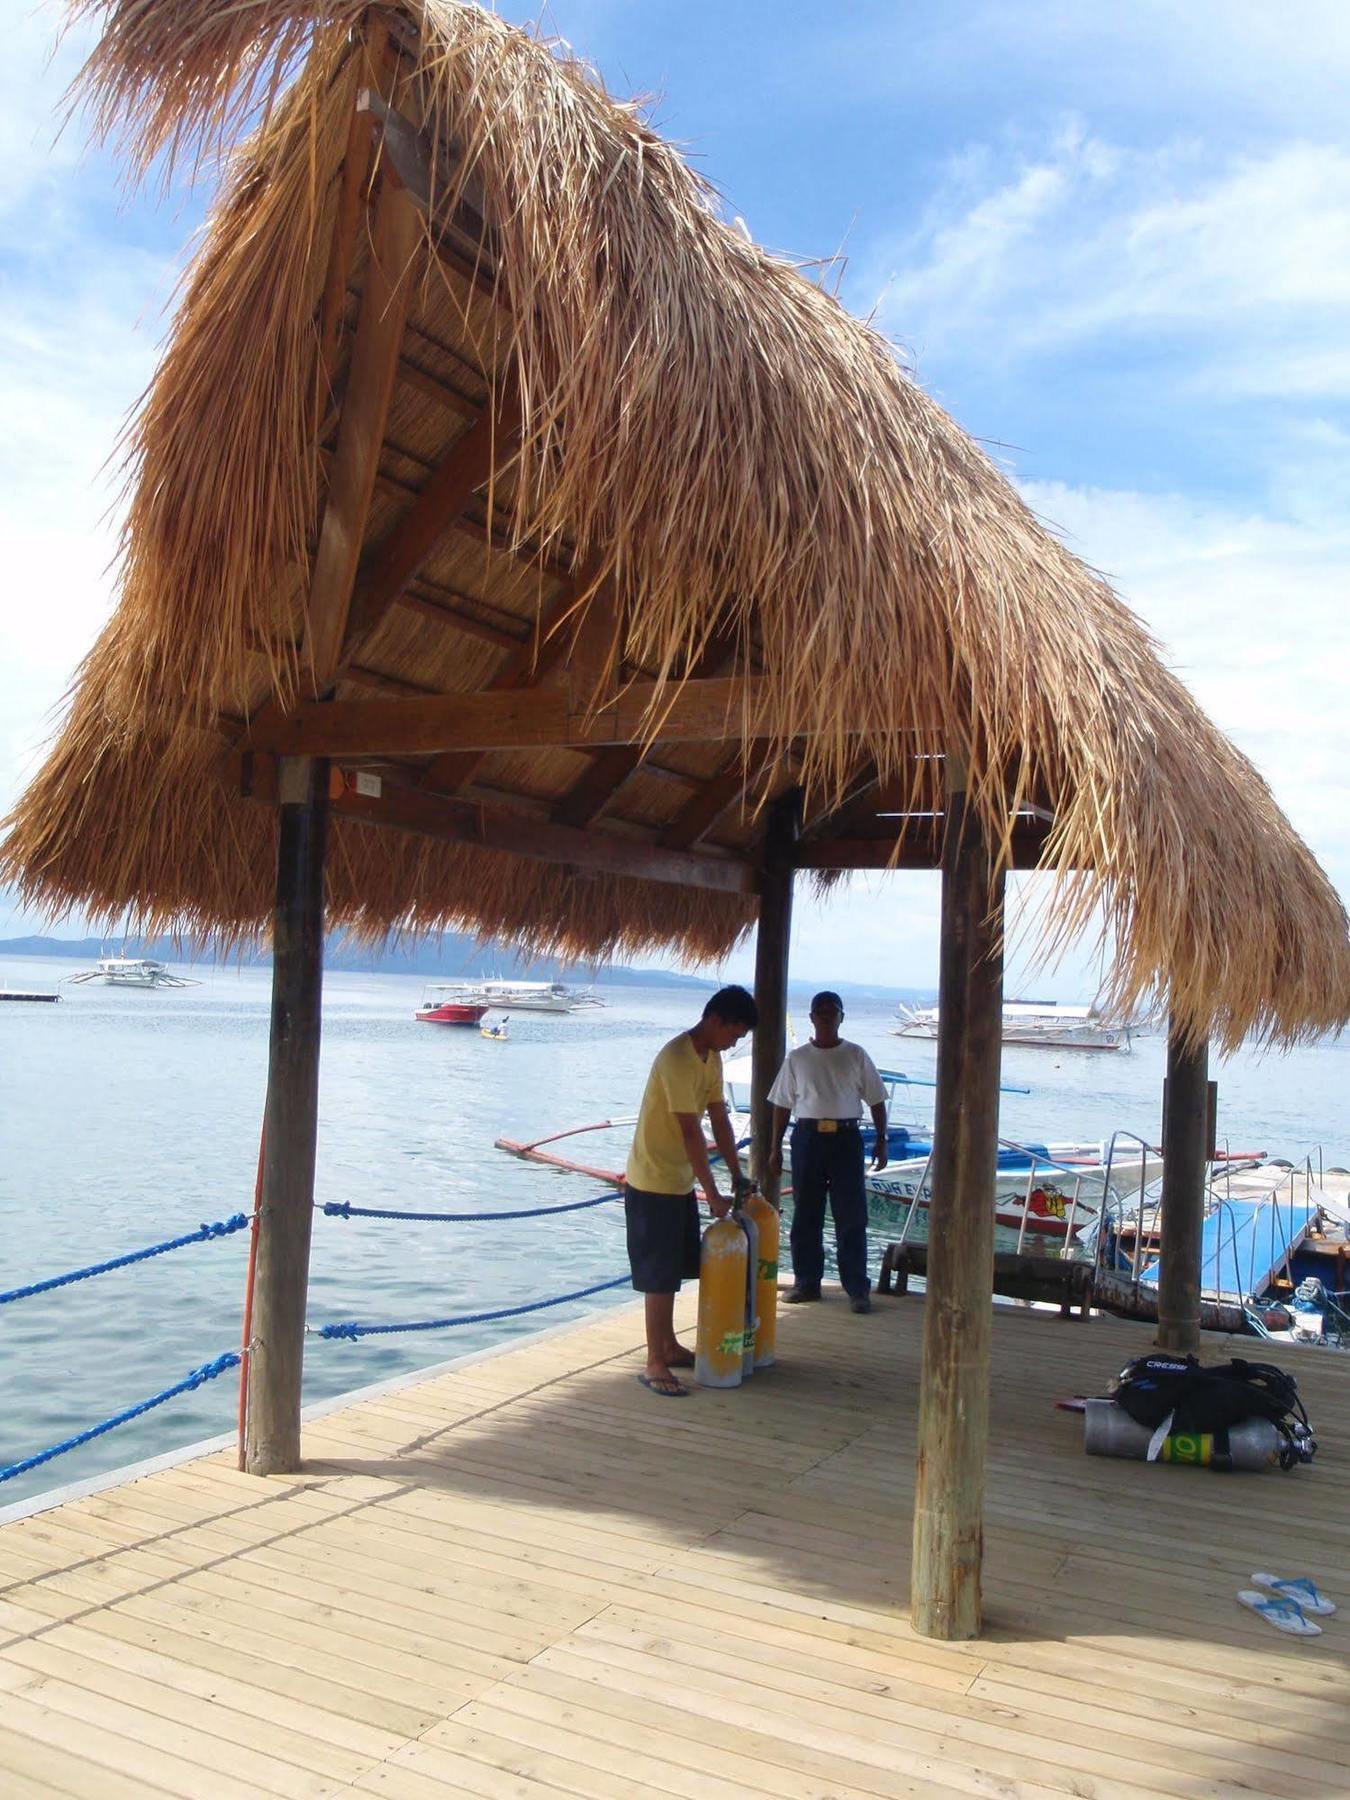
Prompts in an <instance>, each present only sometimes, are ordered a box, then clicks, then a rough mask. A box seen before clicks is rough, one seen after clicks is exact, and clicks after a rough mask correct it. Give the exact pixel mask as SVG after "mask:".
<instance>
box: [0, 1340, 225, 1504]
mask: <svg viewBox="0 0 1350 1800" xmlns="http://www.w3.org/2000/svg"><path fill="white" fill-rule="evenodd" d="M238 1363H239V1353H238V1351H236V1350H227V1351H226V1352H225V1353H224V1355H223V1356H218V1357H216V1359H215V1361H214V1362H209V1363H203V1364H202V1366H201V1367H200V1368H199V1369H194V1370H193V1371H192V1373H191V1374H190V1375H187V1376H185V1377H184V1378H183V1380H182V1381H176V1382H175V1383H174V1385H173V1386H172V1387H167V1388H165V1389H164V1391H163V1393H159V1394H152V1395H151V1396H150V1398H149V1399H148V1400H142V1401H141V1402H140V1403H139V1405H137V1406H129V1407H128V1408H127V1409H126V1411H125V1412H120V1413H114V1414H113V1416H112V1418H110V1419H104V1420H103V1421H102V1423H101V1424H98V1425H91V1426H90V1427H89V1429H88V1430H87V1431H77V1432H76V1434H75V1436H74V1437H68V1438H66V1439H65V1441H64V1442H63V1443H60V1444H53V1445H52V1447H51V1449H50V1450H40V1451H39V1452H38V1454H37V1455H36V1456H26V1457H25V1458H24V1459H23V1461H22V1462H16V1463H10V1464H8V1465H7V1466H6V1467H5V1468H0V1481H12V1480H13V1479H14V1477H15V1476H16V1475H26V1474H27V1473H28V1471H29V1470H30V1469H39V1468H41V1467H42V1465H43V1463H48V1462H50V1461H51V1460H52V1458H53V1457H54V1456H64V1455H65V1453H66V1451H67V1450H76V1449H78V1448H79V1446H80V1445H81V1444H87V1443H89V1442H91V1440H92V1439H94V1438H96V1437H102V1436H103V1434H104V1432H105V1431H113V1430H115V1429H116V1427H117V1426H119V1425H125V1424H126V1423H127V1421H128V1420H130V1419H138V1418H140V1416H141V1414H142V1413H147V1412H149V1411H150V1409H151V1407H154V1406H162V1405H163V1404H164V1402H165V1401H166V1400H172V1399H174V1398H175V1397H176V1396H177V1395H179V1394H187V1393H190V1392H191V1391H192V1390H193V1389H194V1388H199V1387H201V1386H202V1384H203V1383H204V1382H207V1381H214V1380H215V1378H216V1376H217V1375H223V1374H224V1373H225V1371H226V1369H233V1368H236V1367H237V1366H238Z"/></svg>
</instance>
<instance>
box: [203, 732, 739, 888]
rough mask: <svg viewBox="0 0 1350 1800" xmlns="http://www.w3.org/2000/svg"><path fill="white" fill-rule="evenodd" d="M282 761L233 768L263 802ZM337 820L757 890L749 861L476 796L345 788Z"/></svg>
mask: <svg viewBox="0 0 1350 1800" xmlns="http://www.w3.org/2000/svg"><path fill="white" fill-rule="evenodd" d="M276 766H277V765H276V763H275V761H274V760H273V759H272V758H270V757H266V756H251V757H249V756H245V757H244V758H242V759H240V760H239V761H238V762H236V763H234V764H232V765H228V766H227V778H228V769H229V768H230V767H232V768H234V769H236V770H237V771H238V774H237V775H236V776H235V779H236V780H237V781H238V785H239V787H240V790H241V791H242V792H244V793H246V794H247V796H248V797H249V798H250V799H254V800H259V801H262V802H264V803H266V802H268V801H270V800H271V798H272V797H273V794H274V793H275V775H274V773H273V771H274V770H275V768H276ZM332 813H333V816H334V817H336V818H347V819H356V820H359V821H360V822H361V823H362V824H365V825H375V826H380V827H384V828H387V829H389V830H393V831H410V832H415V833H417V834H418V835H420V836H422V837H430V838H436V839H438V840H439V841H440V842H442V843H448V844H470V845H475V846H477V847H478V848H480V849H484V850H500V851H504V852H506V853H507V854H509V855H511V856H523V857H526V858H527V859H528V860H530V861H532V862H547V863H563V864H566V865H568V866H570V867H572V868H578V869H594V870H597V871H599V872H602V873H605V874H610V875H628V876H631V877H633V878H635V879H637V880H642V881H659V882H662V883H665V884H667V885H671V886H675V887H694V888H705V889H708V890H711V891H712V892H715V893H723V894H752V893H754V892H755V890H756V887H757V884H758V877H757V874H756V871H755V870H754V869H753V868H752V867H751V865H750V864H749V863H745V862H736V861H733V860H732V859H731V858H729V857H727V858H719V857H712V856H695V855H691V854H689V853H688V852H686V851H679V850H665V849H662V848H661V846H660V845H659V844H647V843H644V842H643V841H642V840H641V839H639V838H630V837H620V836H619V835H618V833H616V832H605V831H594V830H592V831H573V830H571V829H570V828H568V827H567V826H563V825H553V824H550V823H548V822H547V821H545V820H536V819H529V818H522V817H520V816H519V815H512V814H510V813H503V812H494V811H493V810H492V809H491V808H490V807H489V806H486V805H484V804H483V802H482V801H481V800H479V799H477V798H475V799H473V800H461V799H453V798H447V797H446V796H444V795H440V794H433V793H429V792H428V791H427V790H426V789H425V788H416V787H398V786H395V785H393V784H392V783H391V782H390V781H388V780H385V781H383V782H382V783H381V789H380V792H379V793H378V794H374V795H368V794H358V793H355V792H351V791H345V790H344V792H343V793H342V794H340V795H339V796H338V797H337V798H336V799H334V800H333V801H332Z"/></svg>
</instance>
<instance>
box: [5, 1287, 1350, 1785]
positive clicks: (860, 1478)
mask: <svg viewBox="0 0 1350 1800" xmlns="http://www.w3.org/2000/svg"><path fill="white" fill-rule="evenodd" d="M922 1305H923V1302H922V1300H921V1299H919V1298H906V1299H903V1300H902V1299H899V1298H879V1299H878V1301H877V1304H876V1310H875V1312H874V1313H873V1314H872V1316H871V1317H869V1318H865V1319H858V1318H856V1317H855V1316H853V1315H852V1314H851V1313H849V1312H848V1311H847V1310H846V1308H845V1307H844V1306H843V1305H842V1303H841V1302H840V1300H839V1298H838V1297H837V1296H835V1297H834V1298H832V1299H831V1300H830V1301H827V1303H826V1304H824V1305H822V1306H819V1307H811V1308H801V1309H794V1310H792V1311H791V1312H789V1313H787V1314H786V1316H785V1317H784V1318H783V1320H782V1323H781V1326H780V1345H781V1349H780V1356H781V1362H780V1366H779V1367H778V1368H777V1369H775V1370H773V1371H772V1372H770V1373H767V1374H762V1375H760V1376H757V1377H756V1378H755V1380H754V1381H753V1382H752V1383H750V1384H749V1385H748V1386H747V1387H745V1388H743V1389H741V1390H739V1391H736V1392H731V1393H710V1392H696V1393H695V1394H694V1395H693V1396H692V1397H691V1398H690V1399H689V1400H687V1401H679V1402H662V1401H659V1400H656V1399H654V1398H653V1397H652V1396H650V1395H649V1394H647V1393H646V1392H645V1391H644V1390H643V1389H641V1388H640V1387H639V1385H638V1384H637V1382H636V1381H635V1380H634V1376H635V1374H636V1372H637V1369H638V1367H639V1361H638V1337H639V1332H640V1319H639V1316H638V1315H637V1314H636V1313H635V1312H634V1311H632V1310H631V1309H626V1310H623V1311H620V1312H617V1313H611V1314H608V1315H606V1316H604V1317H603V1318H600V1319H597V1320H593V1321H590V1322H588V1323H585V1324H583V1325H581V1326H579V1327H577V1328H576V1329H575V1330H574V1331H571V1332H568V1333H565V1334H562V1335H558V1336H553V1337H550V1338H548V1339H547V1340H546V1341H540V1342H534V1343H526V1344H524V1345H522V1346H520V1347H519V1348H517V1349H515V1350H512V1351H509V1352H506V1353H503V1354H501V1355H498V1356H495V1357H492V1358H490V1359H488V1360H484V1361H478V1362H473V1363H469V1364H467V1365H465V1366H463V1367H461V1368H451V1369H449V1370H443V1371H442V1372H440V1373H438V1374H436V1375H434V1376H431V1377H429V1378H427V1379H425V1380H423V1381H421V1382H420V1383H415V1384H412V1385H407V1386H402V1387H398V1388H396V1389H393V1390H391V1391H389V1392H386V1393H384V1394H376V1395H373V1396H371V1397H370V1398H368V1399H365V1400H362V1401H360V1402H357V1403H355V1404H353V1405H351V1406H348V1407H345V1408H342V1409H340V1410H337V1411H334V1412H331V1413H329V1414H327V1415H326V1416H324V1417H322V1418H319V1419H316V1420H313V1421H311V1422H309V1424H308V1425H307V1427H306V1439H305V1448H306V1456H307V1462H306V1467H305V1469H304V1471H303V1472H302V1473H301V1474H299V1475H295V1476H278V1477H274V1478H272V1479H270V1480H266V1481H259V1480H255V1479H253V1478H252V1477H248V1476H243V1475H240V1474H239V1473H238V1471H237V1470H236V1469H235V1468H234V1467H233V1466H232V1461H231V1459H230V1458H229V1457H227V1456H214V1457H208V1458H203V1459H198V1460H196V1461H192V1462H185V1463H182V1464H178V1465H175V1466H173V1467H169V1468H165V1469H161V1470H158V1471H157V1472H155V1473H153V1474H150V1475H145V1476H140V1477H137V1478H135V1479H133V1480H129V1481H127V1482H125V1483H124V1484H123V1485H120V1486H118V1485H113V1486H110V1487H108V1488H105V1489H103V1490H100V1491H99V1492H96V1493H93V1494H89V1495H85V1496H83V1497H80V1498H76V1499H72V1500H70V1501H68V1502H66V1503H64V1504H61V1505H58V1506H55V1507H53V1508H51V1509H49V1510H47V1511H44V1512H40V1513H35V1514H33V1515H31V1516H30V1517H28V1518H25V1519H21V1520H17V1521H14V1522H12V1523H10V1524H8V1525H6V1526H3V1527H0V1792H2V1793H3V1794H4V1795H5V1796H6V1797H7V1796H8V1795H10V1794H13V1795H15V1796H16V1800H22V1797H23V1796H27V1795H30V1794H52V1795H73V1796H85V1795H88V1796H98V1797H100V1800H102V1797H103V1796H112V1797H114V1800H116V1797H117V1796H120V1795H129V1794H133V1793H135V1794H142V1795H152V1796H153V1795H158V1794H173V1795H181V1796H190V1797H191V1800H201V1797H203V1796H221V1797H222V1800H229V1797H231V1796H235V1795H245V1794H248V1795H277V1796H295V1797H296V1800H308V1797H310V1796H316V1797H322V1796H327V1795H338V1794H345V1795H370V1794H385V1795H388V1796H390V1797H391V1800H397V1797H398V1796H407V1797H409V1800H420V1797H422V1796H426V1797H427V1800H431V1797H432V1796H439V1795H445V1794H447V1793H463V1794H472V1795H483V1796H486V1797H489V1800H500V1797H501V1796H521V1797H528V1800H535V1797H543V1796H548V1795H554V1796H556V1795H558V1794H577V1795H592V1796H596V1797H597V1800H600V1797H609V1796H615V1797H619V1800H648V1797H650V1796H657V1795H674V1796H685V1797H687V1800H705V1797H706V1800H734V1797H735V1796H739V1795H745V1796H759V1795H776V1796H783V1797H785V1800H827V1797H831V1796H846V1795H869V1796H871V1795H879V1796H894V1795H902V1794H903V1795H933V1796H937V1795H943V1794H958V1793H959V1794H973V1795H983V1796H1002V1797H1007V1796H1059V1795H1076V1796H1091V1797H1092V1800H1108V1797H1109V1800H1125V1797H1130V1796H1143V1795H1154V1794H1167V1795H1175V1796H1178V1797H1184V1800H1193V1797H1196V1796H1201V1795H1203V1796H1206V1797H1208V1796H1225V1795H1233V1796H1237V1795H1243V1796H1251V1795H1253V1794H1258V1795H1262V1794H1268V1795H1277V1796H1280V1797H1281V1800H1305V1797H1321V1796H1333V1795H1334V1796H1343V1795H1345V1794H1346V1793H1350V1654H1347V1652H1348V1651H1350V1509H1347V1507H1346V1505H1345V1500H1344V1496H1345V1493H1346V1491H1347V1481H1346V1476H1347V1469H1350V1457H1347V1453H1346V1449H1345V1443H1346V1438H1347V1434H1350V1364H1347V1362H1346V1361H1345V1360H1344V1359H1342V1358H1338V1357H1336V1356H1334V1355H1329V1354H1325V1353H1318V1352H1314V1351H1299V1350H1293V1349H1290V1350H1282V1351H1281V1354H1280V1360H1281V1361H1282V1362H1283V1363H1284V1364H1285V1365H1286V1366H1288V1367H1292V1368H1293V1369H1294V1370H1295V1372H1296V1373H1297V1375H1298V1378H1299V1381H1300V1385H1301V1387H1302V1389H1303V1391H1304V1394H1305V1397H1306V1399H1307V1402H1308V1406H1309V1410H1310V1412H1311V1414H1312V1417H1313V1422H1314V1425H1315V1427H1316V1428H1317V1431H1318V1434H1319V1436H1320V1438H1321V1440H1322V1450H1321V1452H1320V1454H1319V1457H1318V1460H1317V1462H1316V1463H1315V1464H1314V1465H1313V1467H1312V1468H1300V1469H1297V1470H1295V1471H1293V1472H1292V1473H1290V1474H1288V1475H1283V1474H1279V1473H1273V1472H1272V1473H1267V1474H1262V1475H1232V1476H1221V1475H1212V1474H1210V1473H1209V1472H1208V1471H1205V1470H1188V1469H1172V1468H1162V1467H1149V1466H1146V1465H1142V1464H1135V1463H1130V1462H1120V1461H1108V1460H1104V1459H1096V1458H1089V1457H1086V1456H1084V1454H1083V1452H1082V1424H1081V1420H1080V1419H1078V1418H1077V1417H1076V1416H1074V1415H1071V1414H1067V1413H1063V1412H1059V1411H1057V1410H1055V1408H1054V1406H1053V1401H1054V1399H1055V1397H1056V1396H1058V1395H1061V1394H1064V1393H1073V1392H1081V1391H1101V1390H1102V1389H1103V1387H1104V1386H1105V1384H1106V1382H1107V1380H1108V1378H1109V1377H1110V1376H1111V1375H1112V1374H1113V1373H1114V1372H1115V1371H1116V1370H1117V1369H1119V1368H1120V1366H1121V1365H1122V1364H1123V1363H1124V1362H1126V1361H1127V1360H1128V1359H1129V1358H1130V1357H1132V1356H1134V1355H1137V1354H1139V1353H1141V1352H1142V1351H1143V1350H1144V1349H1146V1348H1147V1346H1148V1343H1149V1328H1148V1327H1145V1326H1134V1325H1128V1324H1124V1323H1122V1322H1120V1321H1117V1320H1105V1319H1103V1320H1093V1321H1089V1322H1087V1323H1081V1322H1077V1321H1075V1322H1073V1323H1068V1324H1065V1323H1061V1322H1060V1321H1059V1320H1058V1319H1056V1318H1054V1317H1052V1316H1050V1315H1048V1314H1041V1313H1032V1312H1029V1311H1019V1310H1000V1311H999V1313H998V1315H997V1318H996V1324H995V1331H994V1368H995V1371H996V1374H995V1379H994V1393H993V1400H994V1404H993V1427H992V1440H991V1447H990V1461H989V1481H988V1496H987V1507H986V1552H985V1604H986V1620H987V1631H986V1634H985V1636H984V1637H982V1638H981V1639H980V1640H978V1641H977V1642H973V1643H968V1644H951V1645H948V1644H938V1643H934V1642H932V1641H931V1640H927V1639H923V1638H920V1637H918V1636H917V1635H916V1634H915V1633H914V1632H913V1631H912V1630H911V1628H910V1625H909V1617H908V1580H909V1554H910V1505H911V1490H912V1484H913V1461H914V1441H915V1414H916V1397H917V1384H918V1370H919V1360H920V1344H921V1335H922ZM683 1309H684V1312H685V1314H686V1316H688V1315H689V1314H690V1313H691V1311H692V1307H691V1306H690V1304H689V1302H688V1301H686V1302H684V1303H683ZM1242 1348H1243V1346H1240V1345H1229V1344H1226V1343H1225V1342H1224V1341H1222V1340H1214V1341H1213V1342H1211V1343H1208V1344H1207V1345H1206V1351H1207V1354H1208V1355H1209V1356H1210V1357H1211V1358H1212V1359H1217V1358H1219V1357H1220V1356H1223V1355H1225V1354H1228V1353H1230V1351H1233V1350H1238V1351H1240V1350H1241V1349H1242ZM340 1353H341V1354H344V1355H348V1354H352V1355H354V1353H352V1352H349V1351H347V1350H346V1349H345V1347H344V1348H343V1350H342V1351H341V1352H340ZM353 1376H354V1378H359V1371H358V1367H357V1364H356V1362H355V1360H354V1361H353ZM1261 1567H1264V1568H1270V1569H1275V1570H1277V1571H1279V1572H1283V1573H1290V1574H1311V1575H1313V1576H1315V1577H1316V1578H1317V1579H1318V1580H1319V1582H1320V1583H1321V1584H1322V1585H1323V1586H1324V1587H1325V1588H1327V1589H1329V1590H1331V1591H1332V1592H1337V1591H1338V1590H1339V1594H1340V1598H1341V1599H1342V1602H1343V1604H1344V1606H1345V1611H1344V1613H1343V1614H1342V1615H1339V1616H1338V1617H1337V1618H1333V1619H1331V1620H1328V1621H1327V1623H1326V1630H1325V1633H1324V1635H1323V1636H1322V1637H1321V1638H1320V1639H1317V1640H1314V1641H1310V1642H1306V1643H1305V1642H1297V1643H1296V1642H1293V1641H1291V1640H1288V1639H1285V1638H1281V1637H1280V1636H1279V1635H1278V1634H1276V1633H1275V1632H1273V1631H1271V1630H1269V1628H1267V1627H1266V1626H1264V1625H1263V1624H1262V1623H1261V1622H1260V1621H1259V1620H1257V1619H1255V1618H1254V1617H1253V1616H1252V1615H1251V1614H1250V1613H1248V1612H1246V1611H1244V1610H1243V1609H1242V1608H1240V1607H1239V1606H1237V1605H1236V1604H1235V1601H1234V1595H1235V1594H1236V1592H1237V1590H1238V1589H1239V1588H1240V1587H1242V1586H1245V1585H1246V1584H1247V1582H1248V1579H1249V1577H1250V1575H1251V1574H1252V1572H1253V1571H1254V1570H1255V1569H1257V1568H1261Z"/></svg>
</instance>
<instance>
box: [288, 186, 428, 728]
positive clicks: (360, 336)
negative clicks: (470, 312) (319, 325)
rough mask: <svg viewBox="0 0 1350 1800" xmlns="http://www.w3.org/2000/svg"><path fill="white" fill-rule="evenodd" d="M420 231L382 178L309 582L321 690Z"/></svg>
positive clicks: (334, 651)
mask: <svg viewBox="0 0 1350 1800" xmlns="http://www.w3.org/2000/svg"><path fill="white" fill-rule="evenodd" d="M419 230H420V226H419V223H418V218H417V213H416V211H415V209H414V208H413V206H412V205H411V203H410V202H409V200H408V198H407V196H406V194H405V193H404V192H403V190H402V189H401V188H399V187H398V186H396V185H395V184H394V183H393V182H391V181H387V180H386V181H382V182H381V183H380V192H379V197H378V199H377V201H376V203H375V219H374V227H373V242H372V247H371V254H370V262H369V266H368V268H367V271H366V280H365V290H364V292H363V294H362V297H361V312H360V318H359V320H358V322H357V327H356V342H355V344H354V346H353V349H352V363H351V373H350V374H349V376H348V378H347V388H346V393H345V395H344V397H343V402H342V417H341V421H340V423H339V425H338V439H337V448H336V450H335V451H334V453H333V458H332V464H331V470H330V475H329V482H328V497H327V501H326V503H325V506H324V513H323V522H322V524H321V525H320V527H319V543H318V548H317V550H316V551H315V554H314V569H313V573H312V576H311V580H310V593H309V607H308V614H307V627H308V630H307V639H306V643H307V650H308V656H309V662H310V665H311V670H312V680H313V682H314V688H315V692H316V693H323V692H324V691H325V690H326V689H327V688H328V687H329V686H331V684H332V682H333V680H334V679H335V677H336V674H337V671H338V667H339V664H340V662H341V657H342V646H343V643H344V640H345V638H346V635H347V619H348V614H349V611H350V608H351V600H352V591H353V588H354V585H355V581H356V570H357V563H358V561H359V558H360V555H361V546H362V543H363V541H364V539H365V533H366V521H367V519H368V518H369V515H370V503H371V499H372V497H373V495H374V492H375V476H376V473H377V470H378V467H379V458H380V446H381V443H382V442H383V439H384V428H385V420H386V419H387V417H388V413H389V402H390V398H391V396H392V394H393V391H394V376H395V371H396V369H397V366H398V351H399V344H400V341H401V339H402V336H403V317H404V313H405V311H406V309H407V304H408V294H409V291H410V288H411V285H412V271H413V263H414V250H415V248H416V243H417V233H418V231H419Z"/></svg>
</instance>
